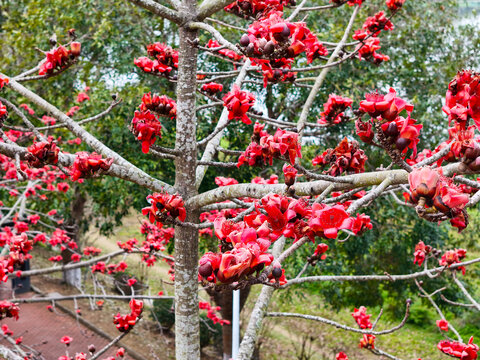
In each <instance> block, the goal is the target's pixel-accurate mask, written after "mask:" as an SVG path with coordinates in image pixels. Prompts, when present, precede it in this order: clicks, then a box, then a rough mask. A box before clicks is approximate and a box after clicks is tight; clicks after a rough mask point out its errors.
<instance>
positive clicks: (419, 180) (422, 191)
mask: <svg viewBox="0 0 480 360" xmlns="http://www.w3.org/2000/svg"><path fill="white" fill-rule="evenodd" d="M439 180H440V176H439V175H438V172H437V171H435V170H434V169H432V168H430V167H422V168H420V169H418V168H414V169H413V171H412V172H411V173H410V174H408V182H409V184H410V192H411V196H410V200H411V201H412V202H413V203H417V202H418V200H419V199H420V198H421V197H423V198H425V199H427V200H429V201H431V200H432V199H433V197H434V196H435V194H436V192H437V184H438V182H439Z"/></svg>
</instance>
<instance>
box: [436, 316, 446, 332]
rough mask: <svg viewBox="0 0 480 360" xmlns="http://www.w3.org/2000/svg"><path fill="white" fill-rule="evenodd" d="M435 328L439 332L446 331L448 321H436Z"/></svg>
mask: <svg viewBox="0 0 480 360" xmlns="http://www.w3.org/2000/svg"><path fill="white" fill-rule="evenodd" d="M437 326H438V328H439V329H440V330H443V331H448V321H447V320H445V319H441V320H437Z"/></svg>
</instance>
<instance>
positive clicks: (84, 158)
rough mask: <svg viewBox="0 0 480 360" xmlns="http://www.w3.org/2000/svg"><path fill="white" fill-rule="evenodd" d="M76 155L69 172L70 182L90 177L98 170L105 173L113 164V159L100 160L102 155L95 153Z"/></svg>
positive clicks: (81, 152)
mask: <svg viewBox="0 0 480 360" xmlns="http://www.w3.org/2000/svg"><path fill="white" fill-rule="evenodd" d="M76 155H77V157H76V158H75V161H74V162H73V165H72V168H71V172H70V175H71V178H72V181H77V180H78V179H80V178H88V177H92V176H94V175H95V173H97V172H98V171H99V170H103V171H107V170H108V169H110V166H112V163H113V159H110V158H108V159H102V155H99V154H97V153H95V152H93V153H91V154H89V153H88V152H86V151H80V152H77V153H76Z"/></svg>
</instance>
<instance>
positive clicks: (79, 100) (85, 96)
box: [77, 91, 90, 103]
mask: <svg viewBox="0 0 480 360" xmlns="http://www.w3.org/2000/svg"><path fill="white" fill-rule="evenodd" d="M88 100H90V96H88V94H87V92H86V91H82V92H79V93H78V95H77V103H82V102H84V101H88Z"/></svg>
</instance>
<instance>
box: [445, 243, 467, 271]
mask: <svg viewBox="0 0 480 360" xmlns="http://www.w3.org/2000/svg"><path fill="white" fill-rule="evenodd" d="M465 256H467V250H465V249H455V250H448V251H445V254H443V255H442V258H441V259H440V260H438V263H439V264H440V265H441V266H448V267H450V266H451V265H452V264H458V263H460V262H461V261H462V260H463V259H464V258H465ZM458 269H459V270H461V271H462V273H463V275H465V270H466V269H465V267H464V266H460V267H459V268H458Z"/></svg>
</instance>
